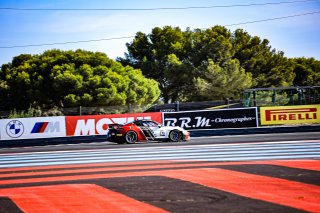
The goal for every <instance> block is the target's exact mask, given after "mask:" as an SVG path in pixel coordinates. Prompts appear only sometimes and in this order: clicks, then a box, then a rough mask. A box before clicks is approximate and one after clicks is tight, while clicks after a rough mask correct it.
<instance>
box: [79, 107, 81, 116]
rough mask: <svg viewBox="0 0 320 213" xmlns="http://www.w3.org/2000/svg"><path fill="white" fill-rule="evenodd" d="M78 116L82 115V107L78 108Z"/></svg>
mask: <svg viewBox="0 0 320 213" xmlns="http://www.w3.org/2000/svg"><path fill="white" fill-rule="evenodd" d="M79 114H80V116H81V115H82V107H81V106H79Z"/></svg>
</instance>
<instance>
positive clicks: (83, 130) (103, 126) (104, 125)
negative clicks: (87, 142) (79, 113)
mask: <svg viewBox="0 0 320 213" xmlns="http://www.w3.org/2000/svg"><path fill="white" fill-rule="evenodd" d="M112 123H113V122H112V121H111V120H110V119H109V118H102V119H100V120H98V121H97V124H96V123H95V119H88V120H87V122H86V121H85V120H78V122H77V126H76V130H75V131H74V135H75V136H80V135H95V134H96V132H97V133H98V134H107V133H108V124H112Z"/></svg>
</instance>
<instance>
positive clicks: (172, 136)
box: [169, 130, 182, 142]
mask: <svg viewBox="0 0 320 213" xmlns="http://www.w3.org/2000/svg"><path fill="white" fill-rule="evenodd" d="M181 139H182V134H181V132H180V131H178V130H172V131H171V132H170V133H169V140H170V141H172V142H178V141H180V140H181Z"/></svg>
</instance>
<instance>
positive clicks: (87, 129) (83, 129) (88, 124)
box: [66, 112, 162, 136]
mask: <svg viewBox="0 0 320 213" xmlns="http://www.w3.org/2000/svg"><path fill="white" fill-rule="evenodd" d="M136 119H152V120H154V121H157V122H159V123H162V114H161V112H151V113H135V114H113V115H86V116H66V128H67V131H66V132H67V136H82V135H106V134H108V131H109V127H108V124H114V123H118V124H125V123H128V122H131V121H134V120H136Z"/></svg>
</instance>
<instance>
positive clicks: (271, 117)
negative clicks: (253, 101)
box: [260, 105, 320, 125]
mask: <svg viewBox="0 0 320 213" xmlns="http://www.w3.org/2000/svg"><path fill="white" fill-rule="evenodd" d="M260 116H261V125H278V124H279V125H281V124H304V123H320V105H299V106H275V107H260Z"/></svg>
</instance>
